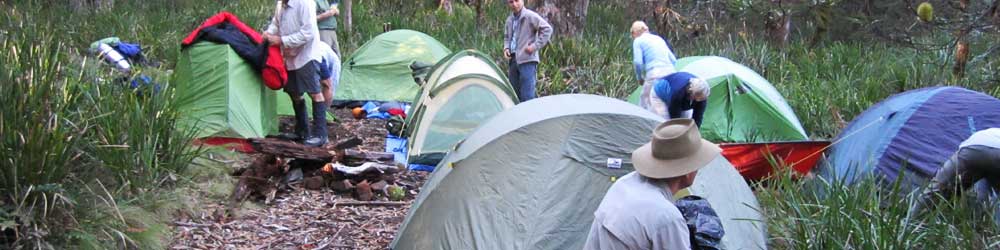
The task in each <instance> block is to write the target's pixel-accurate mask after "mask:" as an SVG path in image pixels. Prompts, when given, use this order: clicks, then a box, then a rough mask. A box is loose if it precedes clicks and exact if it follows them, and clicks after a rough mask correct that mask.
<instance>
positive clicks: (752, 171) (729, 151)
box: [719, 141, 830, 182]
mask: <svg viewBox="0 0 1000 250" xmlns="http://www.w3.org/2000/svg"><path fill="white" fill-rule="evenodd" d="M829 145H830V142H829V141H789V142H761V143H722V144H719V147H720V148H722V156H724V157H726V159H728V160H729V162H730V163H732V164H733V166H734V167H736V170H738V171H740V175H742V176H743V179H746V180H747V181H748V182H751V181H760V180H763V179H766V178H768V177H771V175H773V174H774V169H775V168H774V167H772V166H771V162H772V161H771V160H769V159H773V160H774V162H775V163H776V165H777V166H778V167H781V168H784V167H791V168H792V170H794V171H795V173H796V176H797V177H801V176H805V175H808V174H809V172H810V171H812V169H813V168H815V167H816V163H817V162H819V159H820V158H821V157H822V156H823V151H824V150H826V148H827V146H829Z"/></svg>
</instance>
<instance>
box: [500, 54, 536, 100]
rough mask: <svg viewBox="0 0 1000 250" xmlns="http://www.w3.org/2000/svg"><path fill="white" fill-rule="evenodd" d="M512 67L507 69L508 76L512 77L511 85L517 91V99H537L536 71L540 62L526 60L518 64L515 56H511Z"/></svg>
mask: <svg viewBox="0 0 1000 250" xmlns="http://www.w3.org/2000/svg"><path fill="white" fill-rule="evenodd" d="M509 66H510V67H508V70H507V78H508V79H510V86H511V87H514V91H515V92H517V99H518V100H519V101H520V102H526V101H528V100H531V99H535V83H536V81H537V80H536V79H535V73H536V72H537V71H538V62H526V63H522V64H517V61H516V60H514V58H513V57H511V58H510V64H509Z"/></svg>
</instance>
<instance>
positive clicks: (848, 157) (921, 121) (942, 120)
mask: <svg viewBox="0 0 1000 250" xmlns="http://www.w3.org/2000/svg"><path fill="white" fill-rule="evenodd" d="M990 127H1000V100H997V99H996V98H994V97H992V96H989V95H986V94H983V93H979V92H976V91H972V90H968V89H964V88H959V87H929V88H922V89H916V90H910V91H907V92H903V93H900V94H896V95H893V96H890V97H889V98H888V99H886V100H883V101H882V102H879V103H877V104H875V105H874V106H872V107H871V108H869V109H868V110H866V111H865V112H863V113H861V115H858V116H857V117H856V118H855V119H854V120H853V121H851V123H850V125H848V126H847V128H845V129H844V130H843V131H842V132H841V133H840V135H839V136H838V138H837V139H836V140H835V141H838V142H837V143H836V145H834V146H833V147H832V148H831V150H830V155H829V158H828V161H827V162H826V164H824V165H825V166H823V167H824V170H823V171H821V175H822V176H824V177H826V178H831V177H836V178H838V179H840V180H843V181H844V182H845V183H853V182H855V181H857V180H859V178H860V177H863V176H866V175H874V176H875V177H877V178H879V179H881V180H887V181H895V180H897V178H898V177H899V175H900V174H903V176H904V180H905V181H906V182H907V183H909V184H911V185H903V187H904V188H911V187H914V186H915V185H921V184H923V183H925V182H926V181H927V180H929V179H931V178H932V177H933V176H934V174H935V173H936V171H937V169H938V168H940V167H941V164H943V163H944V161H945V160H947V159H948V157H950V156H951V154H953V153H954V152H955V151H956V150H958V145H959V143H961V142H962V141H963V140H965V139H966V138H968V137H969V135H972V133H973V132H975V131H978V130H981V129H985V128H990ZM904 173H905V174H904ZM904 184H905V183H904Z"/></svg>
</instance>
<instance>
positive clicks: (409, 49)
mask: <svg viewBox="0 0 1000 250" xmlns="http://www.w3.org/2000/svg"><path fill="white" fill-rule="evenodd" d="M450 53H451V50H448V48H447V47H445V46H444V45H443V44H441V42H438V41H437V40H435V39H434V38H433V37H431V36H428V35H427V34H424V33H420V32H418V31H413V30H393V31H389V32H386V33H382V34H381V35H378V36H376V37H375V38H372V40H370V41H368V42H366V43H365V44H364V45H362V46H361V48H358V50H357V51H355V52H354V54H352V55H351V57H349V58H347V60H344V64H343V65H342V66H341V70H340V73H341V75H340V86H338V87H337V93H336V95H335V96H334V98H333V99H334V100H374V101H402V102H413V99H414V98H416V97H417V94H419V91H420V86H417V83H416V82H414V81H413V70H411V69H410V64H413V62H422V63H425V64H435V63H437V62H438V60H441V58H444V57H445V56H448V54H450Z"/></svg>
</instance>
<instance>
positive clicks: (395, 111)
mask: <svg viewBox="0 0 1000 250" xmlns="http://www.w3.org/2000/svg"><path fill="white" fill-rule="evenodd" d="M386 112H388V113H389V115H398V116H400V117H402V118H403V119H406V111H403V109H389V111H386Z"/></svg>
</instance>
